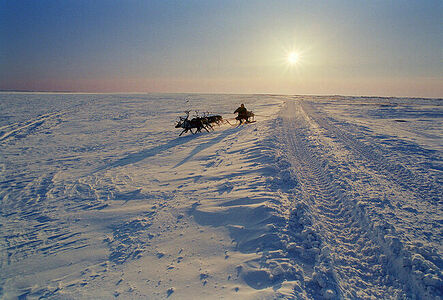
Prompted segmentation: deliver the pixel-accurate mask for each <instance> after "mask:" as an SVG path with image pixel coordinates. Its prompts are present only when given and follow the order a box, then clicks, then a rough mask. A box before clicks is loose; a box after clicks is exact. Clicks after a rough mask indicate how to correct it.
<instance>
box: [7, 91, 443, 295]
mask: <svg viewBox="0 0 443 300" xmlns="http://www.w3.org/2000/svg"><path fill="white" fill-rule="evenodd" d="M0 99H1V101H0V154H1V155H0V270H1V272H0V298H3V299H17V298H19V299H39V298H49V299H72V298H86V299H91V298H93V299H110V298H119V299H146V298H147V299H223V298H224V299H233V298H235V299H442V298H443V273H442V267H443V261H442V233H443V231H442V223H443V219H442V211H443V210H442V199H443V197H442V196H443V195H442V190H443V189H442V171H443V166H442V151H443V138H442V137H443V132H442V131H443V109H442V104H443V102H442V100H441V99H407V98H377V97H341V96H321V97H314V96H278V95H200V94H191V95H185V94H128V95H124V94H44V93H43V94H37V93H35V94H32V93H29V94H26V93H2V94H0ZM240 103H244V104H245V106H246V108H248V109H250V110H252V111H253V112H254V113H255V115H256V120H257V122H256V123H253V124H247V125H242V126H238V127H236V126H231V125H229V124H224V125H221V126H215V128H214V131H211V132H209V133H207V132H202V133H199V134H196V135H191V134H186V135H183V136H181V137H178V134H179V133H180V131H181V130H180V129H176V128H174V125H175V120H177V119H178V117H179V116H184V113H183V112H184V111H186V110H191V116H192V114H194V111H195V110H199V112H200V114H202V113H203V112H209V113H214V114H220V115H222V116H224V118H225V119H228V120H230V121H231V122H234V121H235V120H233V118H234V115H233V114H232V112H233V111H234V110H235V108H237V107H238V106H239V104H240Z"/></svg>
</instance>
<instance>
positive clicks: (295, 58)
mask: <svg viewBox="0 0 443 300" xmlns="http://www.w3.org/2000/svg"><path fill="white" fill-rule="evenodd" d="M298 59H299V55H298V54H297V53H296V52H291V53H289V54H288V63H289V64H290V65H294V64H296V63H297V62H298Z"/></svg>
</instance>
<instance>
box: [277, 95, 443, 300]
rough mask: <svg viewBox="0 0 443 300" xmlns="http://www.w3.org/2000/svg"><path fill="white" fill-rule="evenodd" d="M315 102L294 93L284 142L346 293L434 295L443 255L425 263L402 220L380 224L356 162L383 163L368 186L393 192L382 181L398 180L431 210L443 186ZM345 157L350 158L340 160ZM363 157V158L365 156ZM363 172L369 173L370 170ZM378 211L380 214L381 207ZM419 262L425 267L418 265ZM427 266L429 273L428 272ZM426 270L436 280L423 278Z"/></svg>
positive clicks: (285, 113) (354, 295)
mask: <svg viewBox="0 0 443 300" xmlns="http://www.w3.org/2000/svg"><path fill="white" fill-rule="evenodd" d="M313 105H314V104H313V102H309V101H303V100H302V99H297V100H295V101H287V107H286V109H284V110H283V115H282V119H281V123H280V124H278V125H280V126H279V127H280V128H281V129H280V132H281V134H280V137H281V138H282V139H283V140H285V141H286V142H283V144H284V145H283V148H284V149H285V150H286V151H285V152H286V155H287V157H288V159H289V161H290V162H291V164H292V165H293V167H294V168H295V174H296V176H297V179H298V182H299V183H300V188H299V192H300V195H301V199H298V201H303V202H304V203H306V205H307V206H308V207H309V208H310V212H311V214H312V219H313V221H314V222H313V223H314V225H313V227H314V228H315V229H316V232H318V233H320V235H321V236H322V240H323V241H324V242H325V244H326V245H327V247H328V249H327V251H328V252H329V253H330V255H331V257H332V260H333V270H334V274H335V277H336V280H337V282H338V284H339V286H340V291H341V295H342V297H344V298H371V297H376V298H386V297H387V295H390V296H392V297H406V298H409V297H412V296H418V297H419V298H427V297H430V298H433V297H434V296H435V295H439V294H441V285H440V284H441V274H440V273H439V268H438V267H437V266H438V265H440V266H441V258H440V257H438V256H435V255H434V256H433V255H429V256H430V257H431V260H434V262H432V261H427V262H425V263H424V265H429V266H431V267H429V268H427V267H425V268H424V269H420V266H419V265H420V264H422V261H423V260H424V261H426V260H425V259H424V258H423V256H422V255H421V254H417V253H415V251H414V250H411V248H408V247H405V246H404V245H403V243H404V242H405V241H408V239H407V237H402V236H401V235H400V234H398V233H397V232H396V229H395V228H396V226H393V225H390V224H389V223H386V222H385V223H384V225H382V226H381V227H382V229H381V230H380V225H379V223H378V222H379V221H380V220H377V218H376V217H375V216H374V215H371V211H370V209H365V206H364V204H363V201H361V200H363V198H364V197H362V196H363V195H361V189H358V190H356V188H355V187H356V186H352V185H351V184H350V183H349V178H352V175H354V174H352V172H350V171H351V169H355V168H356V169H357V170H358V169H360V170H361V169H364V168H366V167H367V165H370V166H379V167H377V168H375V170H376V171H378V172H379V174H375V175H373V176H372V178H371V179H370V180H371V185H370V187H368V188H369V189H368V190H367V192H368V193H374V192H379V193H380V194H383V193H385V192H386V191H385V190H377V188H380V187H382V188H384V186H386V184H382V183H379V182H382V181H383V180H385V181H386V180H387V181H388V182H389V185H390V186H391V187H392V186H398V188H397V189H396V190H397V192H398V190H399V189H406V190H407V191H409V193H408V194H407V195H408V196H407V197H408V198H409V199H408V200H409V202H412V203H413V202H414V201H416V200H415V198H418V199H417V200H418V201H420V200H422V201H428V203H427V206H430V207H428V210H429V212H433V213H436V214H437V215H438V214H439V212H438V208H439V201H441V186H440V185H438V184H437V183H435V181H433V180H432V179H424V178H422V179H420V177H418V178H417V176H414V175H413V174H412V172H411V171H409V170H405V169H404V167H403V166H401V165H398V164H396V163H395V162H390V163H389V162H388V161H387V159H385V158H384V157H382V156H380V154H378V153H376V152H375V151H373V150H372V148H371V147H365V146H364V144H362V142H360V141H358V140H357V139H356V138H355V137H353V136H351V135H350V134H348V135H346V133H345V131H343V130H340V129H339V128H336V127H335V126H334V125H332V122H328V121H327V120H326V118H327V117H323V116H321V115H320V113H318V112H315V110H314V109H313V108H312V106H313ZM307 108H308V109H307ZM331 132H332V133H333V134H331ZM331 137H332V138H331ZM343 157H345V158H346V159H345V160H342V161H340V160H341V159H342V158H343ZM361 157H364V161H363V162H361V160H360V161H359V160H358V159H357V158H360V159H361ZM352 161H354V162H353V163H351V162H352ZM358 163H362V165H358ZM380 165H381V167H380ZM360 172H361V171H360ZM363 174H364V176H368V174H370V172H368V173H365V172H363ZM360 175H361V174H360ZM380 176H383V177H384V178H380ZM347 177H348V178H347ZM429 201H430V203H429ZM386 204H388V205H389V203H386ZM378 214H379V215H378V216H377V217H380V212H378ZM383 217H384V218H386V219H389V218H393V219H395V217H396V216H395V215H393V214H392V213H391V214H386V215H385V216H383ZM430 217H431V216H430ZM434 218H435V215H434ZM383 222H384V220H383ZM394 225H396V224H394ZM416 230H417V232H419V231H420V229H419V228H417V229H416ZM436 234H437V239H432V238H430V239H429V241H431V242H432V241H435V240H437V241H439V239H441V236H440V235H439V233H438V232H437V233H436ZM440 241H441V240H440ZM435 250H436V249H434V250H433V251H435ZM322 252H324V249H322ZM425 252H426V251H425ZM431 252H432V251H431ZM434 253H435V252H434ZM432 257H433V258H434V259H432ZM414 259H415V261H414ZM419 260H420V262H418V261H419ZM434 263H435V264H436V265H435V264H434ZM411 265H412V266H411ZM415 269H420V271H419V272H417V273H414V272H413V271H414V270H415ZM422 272H425V273H427V274H425V275H424V277H423V273H422ZM439 277H440V279H439ZM423 278H429V279H430V280H424V281H423ZM431 278H432V279H431Z"/></svg>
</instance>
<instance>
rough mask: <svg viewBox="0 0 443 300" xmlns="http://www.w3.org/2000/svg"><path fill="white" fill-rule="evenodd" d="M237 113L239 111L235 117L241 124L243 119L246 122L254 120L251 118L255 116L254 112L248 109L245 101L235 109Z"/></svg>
mask: <svg viewBox="0 0 443 300" xmlns="http://www.w3.org/2000/svg"><path fill="white" fill-rule="evenodd" d="M235 113H238V115H237V117H235V119H236V120H237V121H240V124H243V121H244V122H245V123H251V122H252V120H251V119H253V118H254V113H253V112H252V111H248V110H247V109H246V107H245V105H244V104H243V103H242V104H241V105H240V107H239V108H237V109H236V110H235V111H234V114H235Z"/></svg>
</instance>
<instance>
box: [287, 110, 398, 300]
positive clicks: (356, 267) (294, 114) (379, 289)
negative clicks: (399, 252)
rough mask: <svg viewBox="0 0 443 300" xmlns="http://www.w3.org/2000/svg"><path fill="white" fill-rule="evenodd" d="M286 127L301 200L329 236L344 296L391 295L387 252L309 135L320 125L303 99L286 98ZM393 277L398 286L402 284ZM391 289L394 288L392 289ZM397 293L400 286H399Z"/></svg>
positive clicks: (326, 238) (317, 227)
mask: <svg viewBox="0 0 443 300" xmlns="http://www.w3.org/2000/svg"><path fill="white" fill-rule="evenodd" d="M284 111H285V114H284V116H283V123H282V128H283V129H284V130H285V132H284V135H285V136H286V138H287V141H288V145H287V146H288V152H287V155H288V158H290V161H291V163H292V165H293V166H294V168H295V171H296V172H295V173H296V174H297V178H298V180H299V182H300V184H301V185H302V196H303V199H298V201H304V202H306V204H307V205H308V206H309V207H310V209H311V210H312V214H313V219H314V228H316V229H317V230H318V232H320V234H321V235H322V236H323V239H324V241H326V244H327V247H328V248H329V251H330V255H331V256H332V257H333V265H334V271H335V274H336V276H337V281H338V283H339V285H340V290H341V293H342V296H343V297H345V298H356V297H358V298H370V297H376V298H383V297H384V296H385V295H387V294H392V290H389V288H390V287H392V283H390V284H389V286H387V285H386V284H385V282H384V281H385V276H386V270H385V269H384V266H383V265H382V264H381V262H379V258H380V256H381V255H382V254H383V253H382V252H381V250H380V248H379V247H378V246H377V243H376V242H374V241H373V240H372V239H371V236H370V232H368V231H367V228H365V226H364V224H361V221H360V220H359V217H358V216H357V215H355V214H356V212H357V210H356V207H355V205H356V203H353V201H352V199H349V197H347V195H346V192H345V191H344V189H343V188H344V187H343V185H342V184H341V183H340V181H339V180H337V179H336V177H337V175H339V174H333V173H332V172H330V171H329V170H328V169H327V168H325V167H327V163H328V162H327V160H325V159H324V158H322V157H321V156H320V155H319V154H318V153H316V152H317V151H316V150H315V147H317V146H318V145H317V144H316V141H315V140H312V139H310V137H312V136H311V134H310V131H311V130H313V129H314V130H315V128H316V126H315V124H313V123H312V121H311V120H310V118H309V116H307V115H306V113H305V112H304V110H303V108H302V107H301V105H300V103H297V104H296V103H294V102H288V103H287V109H286V110H284ZM397 281H398V280H395V282H393V283H394V286H395V285H397V286H398V282H397ZM391 289H392V288H391ZM395 292H398V291H395Z"/></svg>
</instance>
